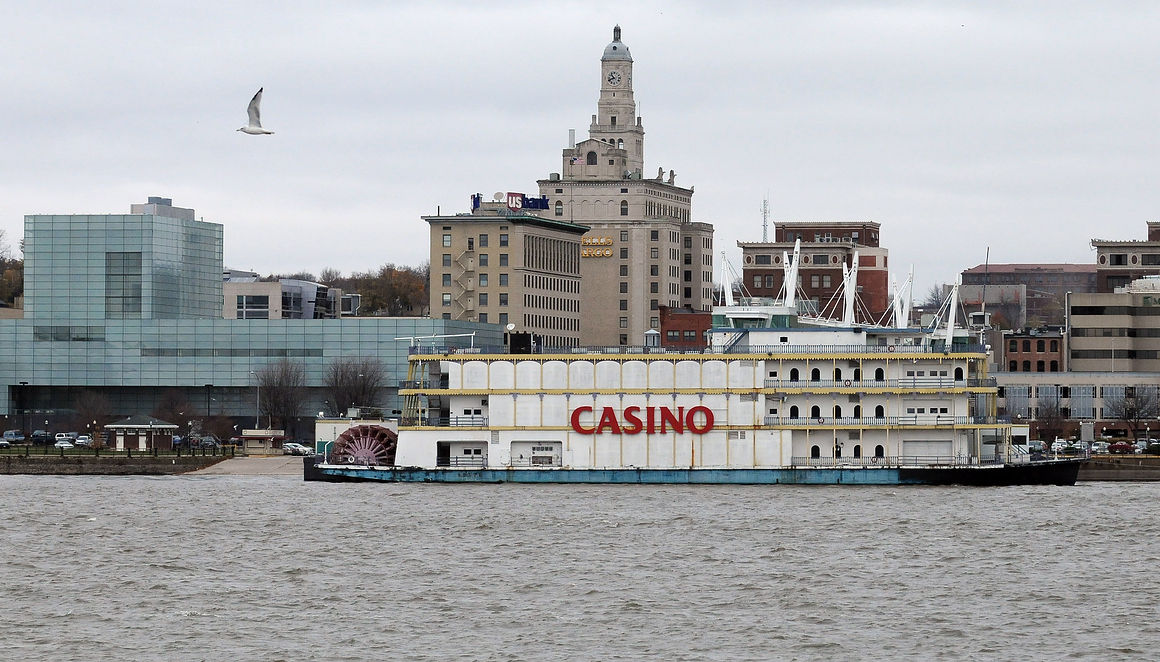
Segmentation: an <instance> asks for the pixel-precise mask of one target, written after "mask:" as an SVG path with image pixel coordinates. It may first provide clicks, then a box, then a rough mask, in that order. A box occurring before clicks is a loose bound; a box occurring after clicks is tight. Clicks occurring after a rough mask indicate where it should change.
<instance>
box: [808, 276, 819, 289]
mask: <svg viewBox="0 0 1160 662" xmlns="http://www.w3.org/2000/svg"><path fill="white" fill-rule="evenodd" d="M821 286H822V279H821V276H818V275H817V274H814V275H812V276H810V287H813V288H818V287H821Z"/></svg>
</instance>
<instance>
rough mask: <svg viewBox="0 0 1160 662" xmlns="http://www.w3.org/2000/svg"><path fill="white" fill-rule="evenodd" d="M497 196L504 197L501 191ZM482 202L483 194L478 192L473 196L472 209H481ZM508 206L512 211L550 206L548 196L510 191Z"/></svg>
mask: <svg viewBox="0 0 1160 662" xmlns="http://www.w3.org/2000/svg"><path fill="white" fill-rule="evenodd" d="M496 196H499V197H497V198H496V200H497V201H498V200H499V199H500V198H502V197H503V196H501V195H500V194H499V193H497V194H496ZM482 204H483V196H482V195H480V194H478V193H476V194H475V195H473V196H471V209H472V210H476V209H479V207H480V206H481V205H482ZM507 208H508V209H510V210H512V211H519V210H521V209H547V208H548V196H546V195H541V196H540V197H538V198H533V197H531V196H529V195H525V194H523V193H511V192H510V191H509V192H508V193H507Z"/></svg>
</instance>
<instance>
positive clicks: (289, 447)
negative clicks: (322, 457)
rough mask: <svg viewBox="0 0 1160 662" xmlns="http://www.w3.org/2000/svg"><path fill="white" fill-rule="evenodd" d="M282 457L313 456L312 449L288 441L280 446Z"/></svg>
mask: <svg viewBox="0 0 1160 662" xmlns="http://www.w3.org/2000/svg"><path fill="white" fill-rule="evenodd" d="M282 454H283V455H314V449H312V448H308V447H306V446H303V445H302V444H299V443H295V442H293V441H288V442H286V443H284V444H282Z"/></svg>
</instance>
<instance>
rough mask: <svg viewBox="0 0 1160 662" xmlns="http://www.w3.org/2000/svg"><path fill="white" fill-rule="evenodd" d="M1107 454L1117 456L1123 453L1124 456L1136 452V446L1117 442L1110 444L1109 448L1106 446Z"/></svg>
mask: <svg viewBox="0 0 1160 662" xmlns="http://www.w3.org/2000/svg"><path fill="white" fill-rule="evenodd" d="M1108 452H1109V453H1117V454H1119V453H1124V454H1131V453H1135V452H1136V444H1131V443H1128V442H1126V441H1117V442H1116V443H1114V444H1112V445H1111V446H1108Z"/></svg>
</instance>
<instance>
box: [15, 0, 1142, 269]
mask: <svg viewBox="0 0 1160 662" xmlns="http://www.w3.org/2000/svg"><path fill="white" fill-rule="evenodd" d="M615 24H619V25H620V26H621V27H622V29H623V40H624V42H625V43H626V44H627V45H628V46H629V48H630V49H631V52H632V55H633V58H634V60H635V65H634V78H633V82H634V88H635V92H636V100H637V102H638V104H639V111H640V114H641V116H642V117H643V123H644V128H645V131H646V136H645V168H644V171H645V173H650V172H655V169H656V168H657V167H661V166H663V167H664V168H665V170H666V171H667V170H669V169H673V170H675V171H676V173H677V180H676V183H677V184H678V185H682V186H694V187H695V188H696V193H695V195H694V196H693V220H696V221H705V222H709V223H712V224H713V225H714V226H715V227H716V246H717V249H718V251H720V250H721V249H722V248H725V249H727V250H728V253H729V256H730V259H731V260H732V261H733V262H734V264H736V265H737V266H738V268H739V267H740V265H739V264H738V263H739V262H740V259H739V258H740V251H739V250H738V249H737V248H736V242H737V241H760V240H761V238H762V235H761V233H762V228H761V213H760V208H761V201H762V198H763V197H765V196H766V195H768V196H769V204H770V209H771V217H770V218H771V227H770V230H769V236H770V237H771V238H772V236H773V227H772V226H773V224H776V223H777V222H778V221H783V220H795V221H797V220H812V221H826V220H872V221H877V222H879V223H881V224H882V243H883V245H884V246H887V247H888V248H889V249H890V256H891V267H892V271H893V272H897V273H900V274H903V275H904V274H905V271H906V269H907V268H908V267H909V266H910V265H911V264H913V265H914V268H915V279H916V281H917V282H918V288H919V289H920V291H922V290H923V289H925V288H927V287H929V285H930V284H933V283H936V282H950V281H951V280H953V278H954V276H955V274H956V273H957V272H959V271H961V270H962V269H965V268H968V267H971V266H974V265H976V264H981V263H982V262H983V261H984V258H985V254H986V250H987V248H988V247H990V252H991V255H990V260H991V262H992V263H1007V262H1078V263H1090V262H1092V260H1093V253H1092V251H1091V248H1090V245H1089V239H1090V238H1092V237H1100V238H1106V239H1143V238H1145V233H1146V227H1145V222H1146V221H1147V220H1155V219H1157V218H1158V217H1160V214H1158V213H1157V210H1158V209H1160V204H1158V203H1160V188H1158V187H1157V182H1158V181H1160V166H1158V163H1157V157H1158V155H1160V150H1158V149H1157V148H1158V147H1160V145H1158V141H1160V140H1158V139H1160V133H1158V131H1157V126H1156V122H1157V100H1158V96H1160V93H1158V91H1157V89H1158V83H1160V76H1158V74H1160V64H1158V63H1160V36H1158V35H1160V3H1156V2H1135V3H1129V2H1107V1H1105V2H1100V3H1091V2H1083V3H1080V2H1076V3H1066V2H1050V3H1047V2H1044V3H989V2H964V3H950V2H940V3H908V2H890V3H843V2H828V3H827V2H753V3H748V2H746V3H712V4H709V3H703V4H702V3H686V2H656V1H646V2H632V3H626V2H623V1H622V2H609V3H604V2H554V3H545V2H527V3H520V2H510V3H490V2H489V3H477V2H461V3H450V2H445V3H439V2H423V3H387V2H362V3H355V2H352V3H340V2H337V3H288V2H262V1H257V0H255V1H251V2H231V3H222V4H218V3H212V2H211V3H157V2H153V1H149V2H102V3H93V2H87V1H86V2H75V3H71V2H45V3H17V2H6V3H3V4H2V5H0V55H2V56H3V61H4V62H5V66H4V67H3V68H2V69H0V82H2V85H0V131H2V132H3V140H2V141H0V154H2V157H0V228H2V229H3V230H5V231H6V232H7V239H8V241H9V243H10V244H11V245H12V246H15V245H16V244H17V243H18V242H19V238H20V237H21V236H22V235H23V217H24V215H25V214H36V213H59V214H68V213H96V214H103V213H128V210H129V205H130V204H131V203H134V202H144V201H145V199H146V197H147V196H150V195H160V196H164V197H170V198H173V201H174V204H175V205H177V206H181V207H192V208H194V209H196V210H197V214H198V216H199V217H203V218H204V219H205V220H207V221H213V222H217V223H221V224H223V225H224V226H225V262H226V266H228V267H234V268H240V269H253V270H256V271H259V272H262V273H263V274H267V273H287V272H295V271H310V272H314V273H317V272H319V271H320V270H321V269H323V268H324V267H333V268H336V269H339V270H340V271H342V272H343V273H350V272H352V271H363V270H369V269H373V268H375V267H378V266H379V265H382V264H385V263H387V262H392V263H396V264H408V265H417V264H419V263H420V262H423V261H426V260H427V259H428V249H427V237H428V234H427V232H428V227H427V224H426V223H424V222H423V221H421V220H420V218H419V217H420V216H421V215H424V214H434V213H435V212H436V210H437V209H441V210H442V212H443V213H454V212H461V211H466V210H467V209H468V207H469V196H470V195H471V194H472V193H475V192H480V193H483V194H484V195H485V197H490V196H491V194H492V193H494V192H496V191H524V192H528V193H534V192H536V183H535V181H536V179H538V178H544V177H546V176H547V175H548V173H550V172H558V171H559V170H560V167H561V166H560V150H561V149H562V148H564V147H565V146H566V143H567V135H568V129H569V128H575V129H576V130H577V136H578V139H583V138H585V137H587V127H588V123H589V119H590V117H591V115H592V114H593V113H594V112H596V99H597V95H598V91H599V84H600V62H599V60H600V56H601V54H602V52H603V49H604V46H605V45H606V44H607V43H608V42H609V41H610V40H611V36H612V27H613V25H615ZM263 86H264V87H265V95H264V100H263V103H262V120H263V125H264V126H266V128H269V129H271V130H273V131H275V132H276V133H275V135H272V136H249V135H244V134H241V133H238V132H236V131H235V129H237V128H238V127H240V126H242V125H243V124H244V123H245V107H246V104H247V102H248V101H249V99H250V97H251V95H253V93H254V92H255V91H256V90H257V89H258V88H259V87H263ZM718 254H719V253H718Z"/></svg>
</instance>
